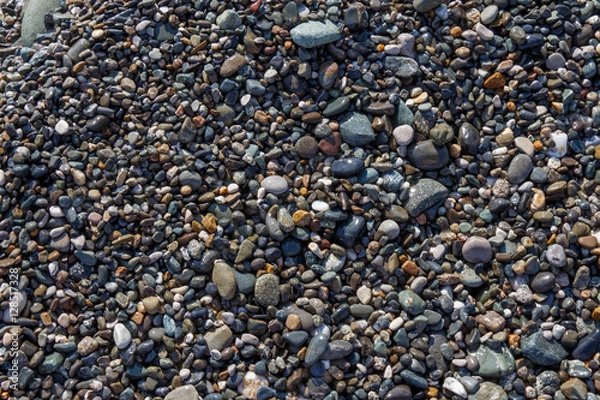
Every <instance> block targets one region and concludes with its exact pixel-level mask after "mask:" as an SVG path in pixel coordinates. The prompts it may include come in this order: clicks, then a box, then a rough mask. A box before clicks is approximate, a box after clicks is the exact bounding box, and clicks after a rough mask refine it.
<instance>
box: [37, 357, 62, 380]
mask: <svg viewBox="0 0 600 400" xmlns="http://www.w3.org/2000/svg"><path fill="white" fill-rule="evenodd" d="M64 359H65V357H64V356H63V355H62V354H60V353H57V352H54V353H51V354H48V355H47V356H46V357H45V358H44V361H42V364H41V365H40V366H39V367H38V372H39V373H40V374H42V375H47V374H51V373H53V372H54V371H56V370H57V369H58V368H59V367H60V366H61V365H62V363H63V361H64Z"/></svg>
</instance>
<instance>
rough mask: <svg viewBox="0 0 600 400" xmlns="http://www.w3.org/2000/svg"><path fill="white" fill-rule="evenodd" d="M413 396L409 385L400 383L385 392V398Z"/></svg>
mask: <svg viewBox="0 0 600 400" xmlns="http://www.w3.org/2000/svg"><path fill="white" fill-rule="evenodd" d="M412 398H413V396H412V393H411V390H410V388H409V387H408V386H407V385H398V386H395V387H393V388H392V389H390V391H389V392H387V393H386V394H385V397H384V398H383V400H412Z"/></svg>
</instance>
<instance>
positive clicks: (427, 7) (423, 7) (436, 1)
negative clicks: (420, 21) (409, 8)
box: [413, 0, 442, 13]
mask: <svg viewBox="0 0 600 400" xmlns="http://www.w3.org/2000/svg"><path fill="white" fill-rule="evenodd" d="M440 4H442V0H413V7H414V9H415V11H416V12H419V13H426V12H428V11H431V10H433V9H434V8H436V7H437V6H439V5H440Z"/></svg>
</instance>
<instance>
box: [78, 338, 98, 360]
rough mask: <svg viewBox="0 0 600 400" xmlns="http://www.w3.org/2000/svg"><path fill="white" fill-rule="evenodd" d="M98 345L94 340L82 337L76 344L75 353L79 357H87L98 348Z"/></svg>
mask: <svg viewBox="0 0 600 400" xmlns="http://www.w3.org/2000/svg"><path fill="white" fill-rule="evenodd" d="M98 346H99V343H98V341H97V340H96V339H94V338H93V337H91V336H84V337H83V339H81V340H80V341H79V343H77V352H78V353H79V355H80V356H83V357H85V356H88V355H90V354H92V353H93V352H94V351H96V349H97V348H98Z"/></svg>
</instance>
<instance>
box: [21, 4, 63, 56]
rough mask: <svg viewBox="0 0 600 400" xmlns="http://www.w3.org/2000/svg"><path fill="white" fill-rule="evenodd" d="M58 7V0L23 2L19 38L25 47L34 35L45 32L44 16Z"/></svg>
mask: <svg viewBox="0 0 600 400" xmlns="http://www.w3.org/2000/svg"><path fill="white" fill-rule="evenodd" d="M58 7H60V0H29V1H26V2H25V8H24V10H23V22H22V24H21V40H22V44H23V46H25V47H31V46H32V45H33V41H34V40H35V37H36V36H37V35H38V34H40V33H45V32H46V25H45V23H44V16H45V15H46V14H48V13H50V12H52V11H54V10H55V9H56V8H58Z"/></svg>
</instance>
